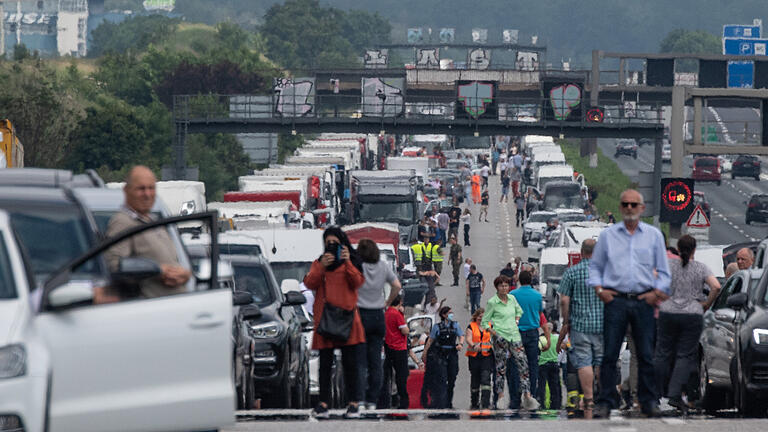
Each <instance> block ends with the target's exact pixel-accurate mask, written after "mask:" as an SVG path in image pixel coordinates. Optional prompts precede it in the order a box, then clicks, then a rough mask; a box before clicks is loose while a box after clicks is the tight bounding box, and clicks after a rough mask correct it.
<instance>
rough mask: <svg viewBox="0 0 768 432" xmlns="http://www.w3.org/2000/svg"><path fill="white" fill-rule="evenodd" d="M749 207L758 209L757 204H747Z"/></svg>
mask: <svg viewBox="0 0 768 432" xmlns="http://www.w3.org/2000/svg"><path fill="white" fill-rule="evenodd" d="M747 207H749V208H756V207H757V203H750V204H747Z"/></svg>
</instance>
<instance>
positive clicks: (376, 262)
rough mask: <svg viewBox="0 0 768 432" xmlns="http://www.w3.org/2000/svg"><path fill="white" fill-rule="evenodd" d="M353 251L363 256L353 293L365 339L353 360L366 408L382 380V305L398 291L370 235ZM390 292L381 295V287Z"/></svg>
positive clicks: (373, 400) (374, 399)
mask: <svg viewBox="0 0 768 432" xmlns="http://www.w3.org/2000/svg"><path fill="white" fill-rule="evenodd" d="M357 252H358V253H359V254H360V258H361V259H362V260H363V276H364V277H365V282H364V283H363V285H362V286H361V287H360V289H359V290H358V293H357V309H358V311H359V312H360V319H361V320H362V322H363V328H364V329H365V343H363V344H362V347H361V349H360V356H359V358H358V362H357V370H358V372H359V375H358V394H359V395H361V396H362V397H363V399H362V400H361V401H360V402H361V403H364V404H365V408H366V409H376V402H377V401H378V400H379V392H380V391H381V383H382V364H381V350H382V347H383V345H384V335H385V333H386V327H385V320H384V308H385V307H386V306H387V305H389V304H391V303H392V301H393V300H394V299H395V297H397V295H398V294H399V293H400V289H401V285H400V281H399V280H398V279H397V276H396V275H395V273H394V272H393V271H392V267H391V266H390V265H389V264H387V262H386V261H383V260H381V259H380V258H381V252H380V251H379V247H378V246H377V245H376V243H375V242H374V241H373V240H371V239H366V238H364V239H361V240H360V243H359V244H358V247H357ZM386 284H389V286H390V287H391V288H390V292H389V296H388V297H387V298H385V297H384V287H385V285H386Z"/></svg>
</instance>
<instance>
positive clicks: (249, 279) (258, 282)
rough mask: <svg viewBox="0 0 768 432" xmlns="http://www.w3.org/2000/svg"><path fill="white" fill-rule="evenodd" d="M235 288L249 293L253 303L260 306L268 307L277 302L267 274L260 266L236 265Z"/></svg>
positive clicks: (234, 266)
mask: <svg viewBox="0 0 768 432" xmlns="http://www.w3.org/2000/svg"><path fill="white" fill-rule="evenodd" d="M232 267H233V268H234V270H235V288H236V289H237V290H238V291H248V292H249V293H251V297H253V302H254V303H255V304H257V305H258V306H267V305H270V304H272V303H273V302H274V301H275V295H274V293H273V292H272V288H271V287H270V286H269V281H268V279H267V274H266V273H264V269H263V268H261V266H258V265H245V264H234V265H233V266H232Z"/></svg>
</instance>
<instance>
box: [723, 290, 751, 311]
mask: <svg viewBox="0 0 768 432" xmlns="http://www.w3.org/2000/svg"><path fill="white" fill-rule="evenodd" d="M725 303H726V304H727V305H728V307H729V308H731V309H733V310H737V311H738V310H741V309H744V307H745V306H747V293H737V294H733V295H732V296H730V297H728V300H727V301H726V302H725Z"/></svg>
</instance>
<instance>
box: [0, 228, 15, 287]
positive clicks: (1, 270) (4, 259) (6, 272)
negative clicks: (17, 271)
mask: <svg viewBox="0 0 768 432" xmlns="http://www.w3.org/2000/svg"><path fill="white" fill-rule="evenodd" d="M16 296H17V294H16V283H14V280H13V270H12V269H11V262H10V261H9V259H8V249H6V247H5V242H4V241H3V239H2V238H1V237H0V299H12V298H16Z"/></svg>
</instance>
